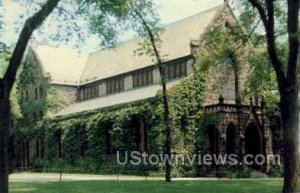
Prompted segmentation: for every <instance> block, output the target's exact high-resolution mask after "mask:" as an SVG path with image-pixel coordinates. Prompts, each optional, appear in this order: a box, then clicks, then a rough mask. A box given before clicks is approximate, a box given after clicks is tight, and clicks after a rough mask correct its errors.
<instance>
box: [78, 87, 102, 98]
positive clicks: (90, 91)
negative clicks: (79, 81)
mask: <svg viewBox="0 0 300 193" xmlns="http://www.w3.org/2000/svg"><path fill="white" fill-rule="evenodd" d="M82 92H83V100H88V99H92V98H96V97H98V96H99V86H98V84H92V85H89V86H86V87H84V88H82Z"/></svg>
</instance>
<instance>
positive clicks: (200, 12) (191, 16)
mask: <svg viewBox="0 0 300 193" xmlns="http://www.w3.org/2000/svg"><path fill="white" fill-rule="evenodd" d="M223 6H224V3H220V4H219V5H215V6H212V7H210V8H208V9H205V10H202V11H199V12H197V13H195V14H192V15H189V16H186V17H184V18H181V19H179V20H177V21H174V22H171V23H168V24H165V25H163V26H162V27H163V28H167V27H170V26H172V25H175V24H178V23H180V22H182V21H185V20H187V19H190V18H193V17H196V16H199V15H200V14H205V13H207V12H209V11H212V10H214V9H216V8H221V7H223ZM138 39H142V38H141V37H140V36H138V35H136V36H133V37H131V38H129V39H127V40H125V41H121V42H119V43H117V44H116V45H115V46H112V47H106V48H102V49H99V50H97V51H94V52H91V53H90V54H94V53H98V52H101V51H105V50H109V49H115V48H117V47H118V46H121V45H123V44H126V43H129V42H131V41H135V40H138Z"/></svg>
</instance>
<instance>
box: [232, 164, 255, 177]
mask: <svg viewBox="0 0 300 193" xmlns="http://www.w3.org/2000/svg"><path fill="white" fill-rule="evenodd" d="M250 176H251V170H250V169H249V168H248V166H246V165H233V166H229V168H228V173H227V177H228V178H249V177H250Z"/></svg>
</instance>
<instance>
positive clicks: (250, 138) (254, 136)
mask: <svg viewBox="0 0 300 193" xmlns="http://www.w3.org/2000/svg"><path fill="white" fill-rule="evenodd" d="M262 137H263V136H262V132H261V131H260V129H259V127H258V126H257V125H256V124H254V123H250V124H249V125H248V126H247V128H246V130H245V154H246V155H249V154H250V155H252V156H253V158H255V156H257V155H258V154H263V138H262ZM249 161H254V159H253V160H249ZM251 167H252V168H254V169H258V170H260V169H261V168H262V166H261V165H257V164H255V163H254V164H253V165H252V166H251Z"/></svg>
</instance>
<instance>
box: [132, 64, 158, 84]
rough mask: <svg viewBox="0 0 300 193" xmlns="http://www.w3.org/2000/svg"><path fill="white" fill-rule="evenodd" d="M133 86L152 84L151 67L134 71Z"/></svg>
mask: <svg viewBox="0 0 300 193" xmlns="http://www.w3.org/2000/svg"><path fill="white" fill-rule="evenodd" d="M132 78H133V88H138V87H143V86H148V85H151V84H153V74H152V69H147V70H140V71H138V72H135V73H134V74H133V76H132Z"/></svg>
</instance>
